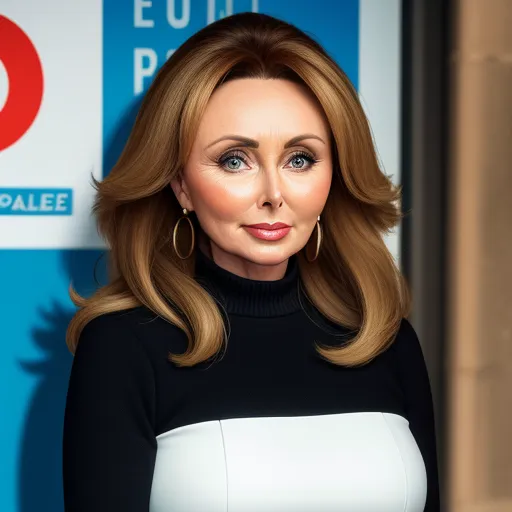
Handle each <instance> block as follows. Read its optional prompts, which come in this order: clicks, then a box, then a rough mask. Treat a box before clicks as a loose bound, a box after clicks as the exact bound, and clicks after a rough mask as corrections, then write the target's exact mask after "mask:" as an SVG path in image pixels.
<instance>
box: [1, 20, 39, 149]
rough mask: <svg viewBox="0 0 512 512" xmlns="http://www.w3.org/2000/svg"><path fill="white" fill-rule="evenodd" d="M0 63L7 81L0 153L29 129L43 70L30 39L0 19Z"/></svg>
mask: <svg viewBox="0 0 512 512" xmlns="http://www.w3.org/2000/svg"><path fill="white" fill-rule="evenodd" d="M0 61H2V63H3V65H4V66H5V69H6V70H7V76H8V77H9V92H8V95H7V100H6V102H5V105H4V107H3V109H2V110H0V151H2V150H3V149H6V148H8V147H9V146H12V145H13V144H14V143H15V142H16V141H17V140H19V139H20V138H21V137H22V136H23V135H24V134H25V132H26V131H27V130H28V129H29V128H30V126H31V125H32V123H33V122H34V119H35V118H36V116H37V113H38V111H39V108H40V106H41V100H42V98H43V68H42V66H41V60H40V59H39V55H38V54H37V50H36V48H35V47H34V45H33V44H32V41H31V40H30V38H29V37H28V36H27V34H25V32H23V30H22V29H21V28H20V27H18V25H16V23H14V22H13V21H11V20H9V19H8V18H6V17H5V16H0Z"/></svg>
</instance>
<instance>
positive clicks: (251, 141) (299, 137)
mask: <svg viewBox="0 0 512 512" xmlns="http://www.w3.org/2000/svg"><path fill="white" fill-rule="evenodd" d="M304 139H318V140H319V141H320V142H322V143H323V144H325V142H324V141H323V139H321V138H320V137H319V136H318V135H315V134H313V133H304V134H302V135H297V136H296V137H293V138H291V139H290V140H289V141H288V142H287V143H286V144H285V145H284V149H287V148H289V147H290V146H293V145H295V144H297V142H300V141H301V140H304ZM222 140H236V141H238V142H241V143H242V144H243V145H244V146H247V147H249V148H257V147H259V145H260V143H259V142H258V141H257V140H254V139H250V138H248V137H242V136H241V135H224V136H222V137H220V138H219V139H216V140H214V141H213V142H210V144H208V146H206V148H207V149H208V148H209V147H210V146H213V145H214V144H217V143H218V142H220V141H222Z"/></svg>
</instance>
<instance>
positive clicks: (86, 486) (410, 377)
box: [63, 249, 439, 512]
mask: <svg viewBox="0 0 512 512" xmlns="http://www.w3.org/2000/svg"><path fill="white" fill-rule="evenodd" d="M196 253H197V260H196V261H197V263H196V279H197V280H198V281H199V282H200V283H201V284H202V285H203V286H204V287H205V288H206V289H207V290H208V291H209V292H210V293H212V295H214V296H215V297H216V298H217V300H219V301H220V302H221V303H222V305H223V307H224V308H225V311H226V312H227V314H228V316H229V324H228V330H229V341H228V345H227V348H226V350H225V351H224V352H223V353H222V354H221V355H222V357H219V358H218V359H217V360H216V361H215V362H212V361H209V362H205V363H202V364H200V365H198V366H196V367H193V368H178V367H176V366H174V365H173V364H172V363H171V362H169V361H168V359H167V355H168V353H169V352H173V353H182V352H184V351H185V349H186V346H187V339H186V337H185V334H184V333H183V332H182V331H181V330H179V329H178V328H177V327H175V326H173V325H171V324H169V323H168V322H166V321H164V320H162V319H160V318H158V317H156V316H155V315H153V314H152V313H151V312H150V311H149V310H147V309H146V308H143V307H140V308H135V309H131V310H129V311H123V312H118V313H112V314H108V315H103V316H101V317H98V318H96V319H94V320H93V321H91V322H90V323H89V324H88V325H87V326H86V328H85V329H84V331H83V333H82V335H81V338H80V342H79V345H78V349H77V352H76V354H75V358H74V361H73V366H72V370H71V375H70V380H69V388H68V394H67V401H66V410H65V418H64V432H63V434H64V435H63V483H64V502H65V510H66V512H112V511H123V512H341V511H347V512H370V511H371V512H373V511H375V512H420V511H423V510H426V511H428V512H434V511H435V512H437V511H438V510H439V489H438V486H439V484H438V469H437V457H436V441H435V433H434V416H433V406H432V397H431V390H430V383H429V378H428V374H427V369H426V365H425V361H424V358H423V354H422V350H421V347H420V344H419V341H418V338H417V336H416V334H415V332H414V329H413V328H412V326H411V324H410V323H409V322H408V321H407V320H406V319H404V320H403V321H402V325H401V327H400V331H399V333H398V336H397V337H396V340H395V342H394V343H393V345H392V346H391V347H390V348H389V349H388V350H387V351H386V352H385V353H383V354H381V355H380V356H378V357H377V358H376V359H374V360H373V361H372V362H371V363H369V364H367V365H365V366H363V367H360V368H343V367H339V366H336V365H333V364H331V363H328V362H326V361H324V360H322V359H321V358H320V356H319V355H317V353H316V351H315V348H314V346H313V343H314V342H315V341H317V342H318V343H320V344H328V345H336V344H340V343H342V342H343V340H346V339H349V338H348V337H345V338H343V337H341V338H340V337H339V336H338V337H335V336H334V333H337V334H341V335H343V334H344V335H345V336H349V333H348V330H346V329H344V328H342V327H338V326H335V325H334V324H333V323H331V322H329V321H328V320H326V319H325V318H323V317H322V316H321V315H320V314H319V313H318V311H316V310H314V308H313V307H312V306H311V304H310V303H309V302H308V301H307V299H305V297H304V296H302V295H301V292H300V291H299V287H298V284H299V279H300V277H299V273H298V266H297V261H296V257H295V256H293V257H292V258H291V259H290V261H289V264H288V269H287V272H286V275H285V276H284V277H283V278H282V279H280V280H277V281H255V280H251V279H247V278H243V277H240V276H237V275H235V274H232V273H230V272H229V271H227V270H225V269H223V268H221V267H219V266H218V265H217V264H216V263H215V262H214V261H212V260H211V259H209V258H208V257H207V256H206V255H204V254H203V253H202V252H201V250H199V249H196Z"/></svg>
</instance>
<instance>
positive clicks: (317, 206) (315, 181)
mask: <svg viewBox="0 0 512 512" xmlns="http://www.w3.org/2000/svg"><path fill="white" fill-rule="evenodd" d="M331 181H332V172H331V171H330V170H325V171H322V172H319V173H317V174H311V175H308V176H307V177H306V179H304V180H296V181H295V182H294V183H293V185H292V187H291V190H292V193H291V194H290V200H289V202H290V205H291V206H292V209H293V210H295V211H296V212H301V213H303V214H304V216H305V217H309V216H310V215H312V214H315V213H316V212H320V211H321V210H322V209H323V207H324V205H325V203H326V201H327V196H328V195H329V190H330V189H331ZM316 214H317V215H318V213H316Z"/></svg>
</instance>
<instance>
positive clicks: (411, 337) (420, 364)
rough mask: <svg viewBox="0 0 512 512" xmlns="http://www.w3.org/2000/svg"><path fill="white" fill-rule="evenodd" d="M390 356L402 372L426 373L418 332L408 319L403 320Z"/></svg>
mask: <svg viewBox="0 0 512 512" xmlns="http://www.w3.org/2000/svg"><path fill="white" fill-rule="evenodd" d="M388 356H389V357H390V358H391V360H392V362H393V365H395V367H397V368H398V369H399V371H400V372H404V371H405V372H407V373H409V372H415V371H419V372H420V373H422V372H425V370H426V364H425V358H424V355H423V349H422V347H421V343H420V340H419V338H418V335H417V333H416V330H415V329H414V327H413V326H412V324H411V322H410V321H409V320H408V319H407V318H402V320H401V322H400V326H399V328H398V331H397V333H396V336H395V338H394V340H393V342H392V344H391V346H390V347H389V349H388Z"/></svg>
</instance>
